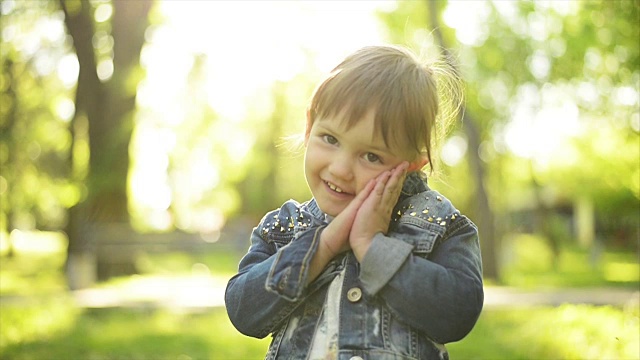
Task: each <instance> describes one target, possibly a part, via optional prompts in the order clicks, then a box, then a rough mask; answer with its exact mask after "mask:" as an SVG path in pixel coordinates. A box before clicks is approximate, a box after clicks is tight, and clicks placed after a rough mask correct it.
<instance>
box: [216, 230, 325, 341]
mask: <svg viewBox="0 0 640 360" xmlns="http://www.w3.org/2000/svg"><path fill="white" fill-rule="evenodd" d="M260 229H261V227H257V228H256V229H254V231H253V233H252V235H251V247H250V248H249V252H248V253H247V254H246V255H245V256H244V257H243V258H242V260H241V261H240V264H239V270H238V274H236V275H235V276H234V277H232V278H231V279H230V280H229V282H228V284H227V289H226V292H225V305H226V308H227V313H228V314H229V319H230V320H231V322H232V323H233V325H234V326H235V327H236V329H238V331H240V332H241V333H243V334H245V335H248V336H252V337H257V338H263V337H265V336H267V335H269V334H270V333H272V332H273V331H274V330H275V329H277V327H278V326H279V325H280V323H281V322H282V321H283V320H284V319H286V318H287V317H288V316H289V315H290V314H291V313H292V312H293V311H294V310H295V308H296V306H297V305H298V304H299V303H301V302H302V301H303V300H304V297H305V293H306V290H307V289H306V288H305V284H306V282H307V272H308V267H309V263H310V261H311V258H312V256H313V254H314V253H315V251H316V248H317V241H318V239H319V235H320V233H321V231H322V229H323V227H316V228H312V229H309V230H307V231H304V232H301V233H299V234H298V235H297V236H296V237H295V238H294V239H293V240H292V241H291V242H290V243H289V244H287V245H285V246H283V247H282V248H280V249H278V250H277V251H276V250H275V246H274V245H273V244H270V243H268V242H267V241H266V240H265V239H264V238H263V237H262V235H261V233H262V231H261V230H260Z"/></svg>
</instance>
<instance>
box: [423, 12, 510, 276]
mask: <svg viewBox="0 0 640 360" xmlns="http://www.w3.org/2000/svg"><path fill="white" fill-rule="evenodd" d="M437 3H438V2H437V1H433V0H427V6H428V11H429V19H430V21H431V27H432V28H433V34H434V36H435V38H436V41H437V42H438V45H439V46H440V48H441V49H442V51H443V52H444V56H445V60H446V61H448V62H450V63H449V65H450V66H451V67H452V68H453V69H454V70H455V71H456V72H457V71H459V70H458V67H457V65H456V64H455V63H453V62H451V60H452V57H451V53H450V51H449V48H448V47H447V44H446V43H445V41H444V37H443V35H442V31H441V30H440V21H439V19H438V14H439V13H438V9H437ZM460 110H461V112H462V114H463V117H462V122H463V129H464V131H465V134H466V135H467V139H468V141H469V152H468V155H469V167H470V168H471V169H470V170H471V174H472V177H473V178H474V179H475V180H476V184H475V185H476V186H475V199H474V201H473V204H474V205H475V211H474V215H475V216H474V221H475V222H476V224H477V225H478V232H479V235H480V245H481V249H482V265H483V275H484V277H485V278H488V279H494V280H498V279H499V278H500V271H499V270H500V269H499V264H498V256H497V249H498V239H497V236H496V230H495V223H494V216H493V211H492V209H491V204H490V203H489V197H488V195H487V190H486V187H485V179H484V164H483V163H482V160H481V159H480V155H479V152H478V149H479V148H480V144H481V135H480V131H479V129H478V126H477V122H476V121H475V119H474V118H472V117H471V115H470V114H469V113H468V112H467V111H466V109H465V108H464V107H463V108H461V109H460Z"/></svg>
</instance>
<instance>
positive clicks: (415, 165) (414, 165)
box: [407, 156, 429, 172]
mask: <svg viewBox="0 0 640 360" xmlns="http://www.w3.org/2000/svg"><path fill="white" fill-rule="evenodd" d="M428 163H429V159H427V158H426V157H422V156H420V157H419V158H418V159H417V160H415V161H413V162H411V163H409V167H408V168H407V172H413V171H420V170H422V168H423V167H425V165H427V164H428Z"/></svg>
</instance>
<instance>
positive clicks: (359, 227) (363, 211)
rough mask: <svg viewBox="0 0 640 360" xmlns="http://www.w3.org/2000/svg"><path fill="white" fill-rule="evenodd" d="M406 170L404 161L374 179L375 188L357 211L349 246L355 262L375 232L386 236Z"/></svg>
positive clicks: (361, 255) (365, 250)
mask: <svg viewBox="0 0 640 360" xmlns="http://www.w3.org/2000/svg"><path fill="white" fill-rule="evenodd" d="M408 167H409V163H407V162H406V161H405V162H403V163H401V164H400V165H398V166H396V167H395V168H394V169H392V170H389V171H385V172H384V173H382V174H380V175H379V176H378V177H377V178H376V179H375V180H374V181H375V187H374V188H373V190H372V191H371V192H370V193H369V194H368V196H367V198H366V199H365V200H364V201H363V202H362V205H360V206H359V208H358V209H357V213H356V215H355V219H354V220H353V225H352V226H351V232H350V234H349V245H350V246H351V249H352V250H353V252H354V254H355V256H356V258H357V259H358V261H362V259H363V258H364V255H365V254H366V252H367V250H369V246H370V245H371V241H373V236H374V235H375V234H376V233H379V232H381V233H383V234H386V233H387V231H388V230H389V222H390V221H391V212H392V211H393V208H394V207H395V205H396V203H397V202H398V197H399V196H400V192H401V190H402V185H403V183H404V179H405V176H406V174H407V168H408ZM350 205H351V204H350Z"/></svg>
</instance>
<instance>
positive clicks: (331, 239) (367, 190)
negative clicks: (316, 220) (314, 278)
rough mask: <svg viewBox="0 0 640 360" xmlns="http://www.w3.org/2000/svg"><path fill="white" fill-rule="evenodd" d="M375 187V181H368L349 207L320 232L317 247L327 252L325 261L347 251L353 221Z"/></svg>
mask: <svg viewBox="0 0 640 360" xmlns="http://www.w3.org/2000/svg"><path fill="white" fill-rule="evenodd" d="M375 185H376V181H375V180H374V179H372V180H370V181H369V182H368V183H367V185H366V186H365V187H364V189H362V190H361V191H360V193H358V195H356V197H355V198H354V199H353V200H352V201H351V202H350V203H349V205H347V207H346V208H345V209H344V210H342V212H340V214H338V216H336V217H335V218H334V219H333V220H332V221H331V223H329V225H327V227H326V229H324V231H323V232H322V235H321V236H320V244H319V246H320V247H321V251H322V250H326V251H327V255H328V256H329V258H328V259H327V260H331V259H332V258H333V257H334V256H336V255H338V254H339V253H341V252H343V251H347V250H349V234H350V233H351V227H352V225H353V221H354V219H355V218H356V214H357V213H358V209H359V208H360V207H361V206H362V204H363V203H364V201H365V200H366V199H367V198H368V197H369V195H370V194H371V191H372V190H373V189H374V186H375ZM322 248H324V249H322Z"/></svg>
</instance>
